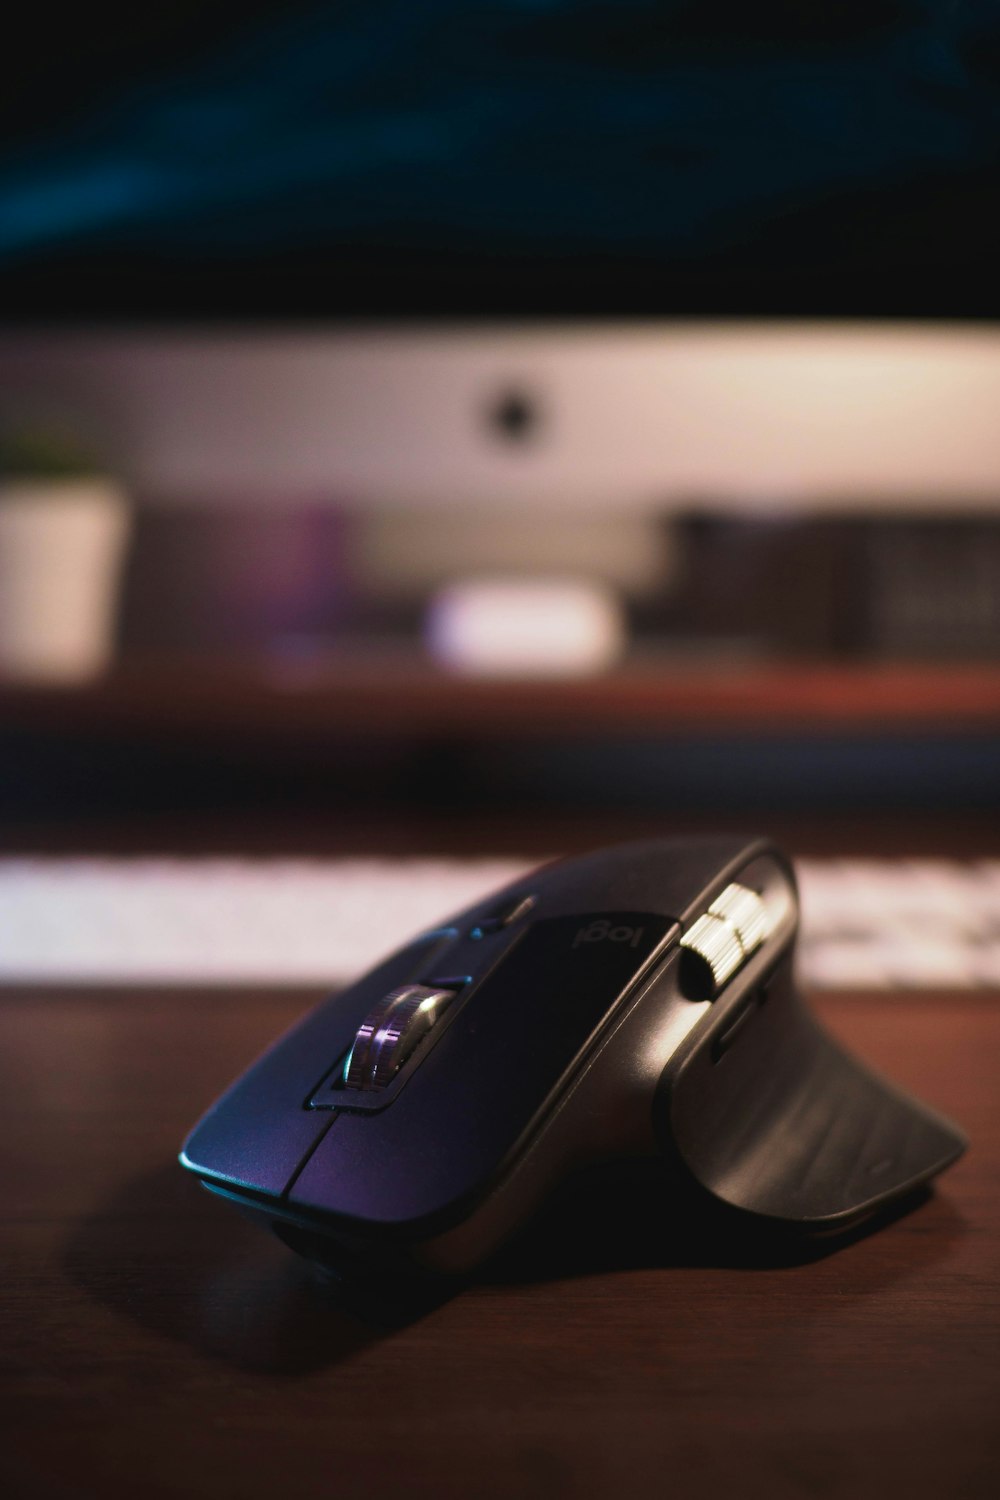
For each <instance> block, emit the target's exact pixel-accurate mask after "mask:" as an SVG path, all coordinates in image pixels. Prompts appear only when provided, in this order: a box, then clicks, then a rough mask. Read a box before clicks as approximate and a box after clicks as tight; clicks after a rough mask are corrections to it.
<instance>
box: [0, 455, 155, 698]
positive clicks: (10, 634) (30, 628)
mask: <svg viewBox="0 0 1000 1500" xmlns="http://www.w3.org/2000/svg"><path fill="white" fill-rule="evenodd" d="M128 529H129V506H128V502H127V500H126V498H125V495H124V494H123V493H122V491H121V490H120V489H119V487H118V485H117V484H115V483H114V482H113V481H112V480H109V479H103V478H100V479H91V478H87V479H78V480H77V479H73V480H55V479H52V480H44V481H42V480H30V481H28V480H17V481H9V482H7V483H5V484H3V485H2V486H0V673H2V674H3V675H4V676H7V677H12V678H23V679H27V680H31V681H45V682H80V681H85V680H86V679H87V678H89V677H94V676H96V675H98V674H99V673H100V672H102V671H103V670H104V669H105V668H106V667H107V666H108V665H109V663H110V660H111V655H112V651H113V647H114V631H115V622H116V613H117V604H118V583H119V577H120V572H121V563H122V557H123V554H124V550H125V543H126V540H127V537H128Z"/></svg>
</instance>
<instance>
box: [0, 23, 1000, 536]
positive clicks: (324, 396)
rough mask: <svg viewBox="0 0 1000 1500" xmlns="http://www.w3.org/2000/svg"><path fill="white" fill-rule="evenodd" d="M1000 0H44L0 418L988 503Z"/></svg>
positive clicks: (158, 471) (431, 469) (391, 501)
mask: <svg viewBox="0 0 1000 1500" xmlns="http://www.w3.org/2000/svg"><path fill="white" fill-rule="evenodd" d="M991 11H992V8H990V7H982V6H980V7H953V6H939V5H935V4H931V3H925V0H909V3H907V0H900V3H898V4H894V5H892V6H875V7H872V6H871V4H870V3H865V4H860V3H859V4H850V5H846V6H838V7H835V8H831V9H830V11H829V13H826V12H823V11H822V8H813V7H809V8H801V7H790V6H788V5H785V4H769V3H765V4H763V5H762V6H761V5H758V6H755V7H752V8H750V9H748V8H746V7H744V6H741V5H738V4H735V3H727V0H713V3H711V4H708V5H706V4H704V3H700V4H697V5H693V4H688V3H681V0H676V3H662V4H651V3H649V0H613V3H597V0H551V3H527V0H506V3H491V4H490V5H478V4H471V5H470V4H468V3H467V0H427V3H423V4H420V5H398V4H395V3H390V0H368V3H366V4H363V5H360V4H337V5H331V4H328V3H327V4H320V3H317V0H309V3H306V0H298V3H295V0H293V3H285V4H283V5H281V6H278V5H276V4H274V3H264V4H253V5H243V6H240V7H234V6H231V5H228V4H223V3H200V4H198V5H195V4H193V3H182V4H179V5H177V6H174V7H171V11H170V15H169V16H162V17H157V18H156V21H155V24H154V23H153V22H151V21H149V20H148V18H147V19H145V20H144V19H142V18H141V17H133V18H131V19H129V20H119V21H118V22H116V26H115V28H114V29H113V32H109V31H108V29H107V28H100V27H97V26H95V25H94V24H93V19H92V18H91V17H81V18H77V19H76V20H73V19H69V20H68V21H67V23H66V26H65V27H64V28H63V27H62V23H60V25H61V31H60V38H59V45H58V47H55V46H53V45H52V42H51V38H48V37H47V36H46V35H45V27H46V26H47V24H48V23H47V22H46V20H45V18H44V16H42V17H39V18H38V19H37V20H32V19H31V18H30V17H29V18H27V19H28V24H29V26H30V25H36V26H37V27H38V36H37V38H36V41H37V43H38V45H37V46H35V47H29V46H25V47H23V48H22V52H21V58H22V62H23V68H22V70H21V71H20V73H19V76H18V79H17V80H16V81H15V83H14V86H13V88H12V89H11V90H9V91H8V97H6V98H5V100H4V101H3V105H2V112H0V118H2V121H3V124H4V127H5V134H4V149H3V151H2V152H0V205H2V211H0V315H2V321H3V329H2V338H0V381H2V402H3V406H2V416H3V418H4V420H5V421H8V422H14V423H17V422H22V421H25V422H31V421H38V420H43V421H50V422H58V421H63V422H66V423H71V424H75V425H76V426H77V427H82V428H83V429H85V430H86V432H87V433H88V434H92V435H93V438H94V440H95V441H96V442H97V444H98V445H99V446H100V447H101V448H102V451H103V452H104V453H105V454H106V456H107V459H108V461H109V462H110V463H112V464H113V465H114V466H116V467H117V468H118V469H119V470H120V471H121V472H122V473H123V474H124V475H125V476H126V477H127V478H128V479H129V481H130V482H131V484H132V486H133V489H134V491H135V492H136V493H137V494H139V495H140V496H143V497H152V498H155V499H157V500H161V501H173V500H181V501H184V502H190V501H192V500H194V501H205V502H210V503H211V502H219V501H226V502H237V503H243V502H245V501H246V502H254V501H257V500H263V501H264V502H266V503H267V504H268V505H273V504H279V503H282V502H284V501H291V502H295V503H298V502H302V501H318V502H320V503H325V502H327V501H331V502H335V503H340V504H346V505H350V506H355V507H357V506H362V507H364V506H370V507H388V508H390V509H393V508H396V509H398V508H404V509H405V508H408V507H434V508H442V507H443V508H444V509H447V508H449V507H466V506H469V505H472V504H474V505H476V506H477V507H479V508H480V509H481V508H483V507H491V506H492V507H498V508H499V507H510V506H518V507H522V508H527V509H528V510H534V509H536V508H538V507H543V508H545V509H547V510H551V509H553V508H555V509H557V510H558V509H559V508H564V507H565V508H568V509H569V510H571V511H572V512H574V513H580V512H581V511H584V510H589V511H590V512H591V513H598V512H601V513H606V512H607V511H608V509H609V507H611V508H613V509H614V510H615V512H616V513H617V514H618V515H619V516H624V515H627V514H633V515H644V514H652V513H654V512H655V513H657V514H663V513H664V512H667V513H669V512H670V510H671V509H675V508H680V507H683V508H686V509H688V510H690V509H691V508H692V507H694V508H699V507H703V508H709V509H711V508H712V507H722V508H726V509H730V510H731V509H733V508H736V509H740V508H752V509H754V510H755V511H756V510H760V508H761V507H764V508H768V507H772V508H773V507H778V508H781V507H791V508H793V509H803V508H804V509H806V510H809V509H819V510H825V511H829V510H831V509H832V510H842V509H845V508H846V509H848V510H858V509H862V510H870V509H873V508H874V509H878V508H880V507H885V506H889V507H892V506H906V507H909V508H915V509H917V510H920V509H931V510H939V509H940V508H942V507H946V506H952V507H959V508H965V509H973V510H974V509H982V508H992V507H993V506H994V505H995V501H996V496H997V493H998V485H997V480H998V476H1000V425H998V424H997V422H996V413H997V411H998V409H1000V323H998V322H997V321H996V320H997V318H998V315H1000V292H998V284H997V278H996V274H995V267H996V265H997V264H998V262H1000V239H998V231H997V218H996V216H995V215H994V214H993V212H992V209H993V199H994V196H995V194H994V191H993V188H994V186H995V179H996V168H997V162H998V160H1000V112H998V111H997V109H996V103H995V101H996V98H997V90H996V87H995V85H996V82H997V77H996V75H997V73H998V71H1000V69H998V66H997V64H996V61H995V59H996V58H997V57H998V56H1000V50H998V49H997V47H996V45H995V43H996V37H997V32H998V25H997V21H996V18H995V14H991ZM807 12H808V13H807ZM991 38H992V47H991V45H990V42H991Z"/></svg>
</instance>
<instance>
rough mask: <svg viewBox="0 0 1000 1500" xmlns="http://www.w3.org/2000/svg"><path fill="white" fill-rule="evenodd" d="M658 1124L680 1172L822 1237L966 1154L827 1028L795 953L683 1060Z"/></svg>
mask: <svg viewBox="0 0 1000 1500" xmlns="http://www.w3.org/2000/svg"><path fill="white" fill-rule="evenodd" d="M740 990H742V993H740ZM653 1125H654V1131H655V1134H656V1137H657V1141H658V1144H659V1146H660V1149H661V1150H662V1151H663V1153H664V1155H665V1157H666V1158H667V1160H668V1161H670V1162H672V1164H673V1165H674V1166H675V1167H676V1166H679V1167H680V1168H681V1171H682V1174H688V1175H690V1176H691V1177H693V1178H694V1179H695V1180H696V1181H697V1183H699V1184H700V1186H701V1187H702V1188H704V1189H706V1190H707V1191H708V1192H709V1193H710V1194H711V1195H712V1196H713V1197H714V1198H716V1199H718V1200H720V1201H721V1202H722V1203H724V1204H727V1205H728V1206H730V1207H732V1208H735V1209H739V1210H742V1211H743V1212H746V1213H749V1214H753V1215H755V1216H757V1217H759V1218H762V1219H765V1220H768V1221H770V1222H772V1223H774V1224H775V1225H781V1224H784V1225H790V1226H791V1225H794V1226H797V1227H799V1228H802V1229H806V1230H811V1231H816V1232H818V1231H823V1230H837V1229H846V1228H848V1227H850V1225H852V1224H853V1223H855V1222H857V1221H859V1220H860V1219H862V1218H865V1217H867V1216H868V1215H869V1214H871V1213H874V1212H875V1211H876V1210H877V1209H879V1208H881V1207H883V1206H884V1205H886V1204H888V1203H889V1202H890V1201H892V1200H893V1199H895V1198H899V1197H902V1196H903V1195H905V1194H907V1193H908V1192H910V1191H912V1190H913V1189H915V1188H917V1187H919V1186H920V1185H921V1184H923V1183H925V1182H927V1181H928V1180H929V1179H930V1178H931V1177H933V1176H935V1175H936V1173H938V1172H940V1171H942V1170H943V1169H944V1168H945V1167H946V1166H948V1165H949V1163H950V1162H952V1161H954V1160H955V1159H956V1157H958V1156H960V1155H961V1153H962V1152H963V1151H964V1149H965V1147H966V1144H967V1142H966V1140H965V1137H964V1136H963V1135H962V1133H961V1132H960V1131H959V1130H957V1129H956V1128H955V1126H954V1125H952V1124H951V1123H950V1121H948V1120H946V1119H944V1118H943V1117H942V1116H940V1115H938V1114H936V1113H935V1112H934V1111H933V1110H931V1109H928V1108H927V1107H926V1106H925V1105H922V1104H920V1103H918V1101H917V1100H915V1099H913V1098H911V1097H910V1096H909V1095H907V1094H906V1093H904V1092H903V1091H902V1090H900V1089H897V1088H894V1087H893V1086H892V1085H890V1084H889V1083H887V1082H886V1081H885V1080H883V1079H882V1078H880V1077H878V1076H877V1075H876V1074H875V1073H873V1072H871V1071H869V1069H867V1068H866V1067H865V1066H864V1065H863V1064H861V1063H860V1062H858V1061H857V1060H856V1059H855V1058H853V1057H851V1056H850V1054H849V1053H847V1052H845V1051H844V1050H843V1048H842V1047H840V1046H839V1044H838V1043H837V1042H836V1041H835V1040H834V1039H833V1037H831V1036H830V1035H829V1033H828V1032H826V1031H825V1030H824V1029H823V1027H822V1026H820V1024H819V1023H818V1022H817V1021H816V1020H815V1019H814V1017H813V1016H812V1015H811V1013H810V1012H809V1011H808V1010H807V1008H806V1006H805V1005H804V1004H803V1002H802V1000H801V998H800V996H799V994H798V991H797V989H796V985H795V981H794V978H793V968H792V955H791V952H790V951H788V952H786V954H785V955H784V957H783V958H782V959H781V961H780V962H779V964H778V966H777V968H776V969H775V970H773V972H772V975H771V977H770V979H769V980H767V981H766V982H764V983H760V982H757V983H755V984H754V985H752V986H739V985H737V986H734V993H733V994H732V995H731V996H729V997H727V1000H726V1003H725V1004H724V1005H717V1006H713V1008H712V1014H711V1019H710V1021H709V1024H708V1025H702V1026H700V1027H698V1028H697V1031H696V1033H694V1034H692V1036H691V1037H690V1038H689V1041H688V1043H687V1044H685V1045H684V1046H683V1047H682V1048H681V1049H679V1051H678V1053H677V1054H675V1056H674V1057H673V1058H672V1059H671V1060H670V1062H669V1063H668V1065H667V1067H666V1068H665V1069H664V1072H663V1075H662V1077H661V1080H660V1084H659V1087H658V1089H657V1092H656V1095H655V1099H654V1105H653Z"/></svg>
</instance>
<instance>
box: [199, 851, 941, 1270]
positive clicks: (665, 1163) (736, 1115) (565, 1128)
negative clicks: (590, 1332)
mask: <svg viewBox="0 0 1000 1500" xmlns="http://www.w3.org/2000/svg"><path fill="white" fill-rule="evenodd" d="M797 927H798V902H797V896H796V888H795V879H794V874H793V871H792V867H791V865H790V863H789V861H788V860H787V859H786V857H785V856H784V855H783V854H782V853H781V852H780V851H779V850H778V849H776V848H775V847H774V846H773V845H771V844H769V843H767V842H765V841H753V842H747V841H746V840H743V839H736V838H712V839H707V838H702V839H690V840H683V841H682V840H676V841H674V840H649V841H645V842H640V843H632V844H624V845H619V846H617V847H614V848H610V849H604V850H599V851H597V852H595V853H593V854H589V855H585V856H583V857H581V858H577V859H570V860H564V861H559V862H557V863H555V864H551V865H548V866H545V867H543V868H542V869H540V870H537V871H535V872H533V873H532V874H531V875H529V876H526V877H524V878H523V879H521V880H518V881H517V882H516V883H515V884H513V885H511V886H509V887H507V888H506V889H505V890H503V891H501V892H499V893H497V894H496V895H494V896H493V897H491V898H489V899H486V900H484V901H481V902H479V903H477V904H476V906H474V907H472V908H470V909H469V910H467V911H465V912H462V913H460V914H459V915H457V916H453V917H450V918H448V919H447V921H445V922H444V923H443V924H442V925H441V926H440V927H436V928H434V929H433V930H432V931H429V932H425V933H423V934H421V935H420V936H419V937H417V938H415V939H414V940H413V941H412V942H410V943H408V944H407V945H406V946H405V947H403V948H402V949H399V950H398V951H396V952H395V953H393V954H392V956H391V957H389V958H387V959H386V960H385V962H384V963H382V964H380V965H379V966H378V967H377V968H376V969H374V970H372V971H371V972H370V973H369V974H367V975H365V976H364V977H363V978H362V979H360V980H358V982H357V983H356V984H354V985H352V986H351V987H350V988H349V989H348V990H346V991H344V992H342V993H341V994H338V995H335V996H334V997H333V998H332V999H330V1000H328V1001H326V1002H325V1003H324V1004H323V1005H321V1006H320V1007H319V1008H318V1009H317V1010H315V1011H313V1012H312V1014H311V1015H309V1016H307V1017H306V1018H305V1020H303V1021H302V1022H301V1023H299V1024H298V1025H297V1026H296V1027H295V1028H294V1029H293V1030H292V1031H291V1032H289V1033H288V1035H286V1036H285V1037H283V1038H282V1039H280V1040H279V1041H278V1042H277V1043H276V1044H275V1045H274V1046H273V1047H272V1048H271V1049H270V1051H268V1052H267V1053H266V1054H265V1055H264V1056H263V1057H262V1058H261V1059H260V1060H259V1061H258V1062H257V1063H256V1064H254V1066H253V1067H251V1068H250V1070H249V1071H248V1072H247V1073H246V1074H244V1075H243V1077H242V1078H240V1079H239V1080H238V1081H237V1082H236V1083H235V1084H234V1085H233V1086H232V1087H231V1088H230V1089H229V1090H228V1091H227V1092H226V1093H225V1094H224V1095H223V1096H222V1098H221V1099H220V1100H219V1101H218V1102H217V1103H216V1104H215V1105H214V1106H213V1108H212V1109H211V1110H210V1111H209V1112H208V1114H206V1115H205V1117H204V1118H203V1119H202V1120H201V1121H200V1123H199V1124H198V1125H197V1126H196V1127H195V1129H194V1130H193V1131H192V1133H191V1135H190V1136H189V1138H188V1140H187V1141H186V1143H185V1146H184V1150H183V1152H182V1154H181V1161H182V1163H183V1164H184V1165H185V1166H186V1167H188V1168H189V1169H190V1170H191V1171H193V1172H195V1173H196V1174H197V1175H198V1177H199V1178H200V1179H201V1180H202V1182H203V1183H204V1185H205V1186H206V1187H208V1188H210V1189H212V1191H214V1192H216V1193H218V1194H220V1195H222V1196H224V1197H228V1198H230V1199H231V1200H232V1201H233V1202H234V1203H236V1204H238V1205H239V1206H241V1207H242V1208H243V1209H244V1210H246V1211H248V1212H250V1213H251V1214H252V1215H254V1216H256V1217H258V1218H259V1219H260V1220H261V1221H262V1222H264V1223H266V1224H267V1225H268V1226H270V1227H271V1228H273V1229H275V1230H276V1231H277V1232H278V1233H279V1234H280V1235H281V1237H282V1239H284V1240H285V1241H286V1242H287V1243H288V1244H290V1245H291V1246H292V1247H293V1248H295V1249H297V1250H300V1251H301V1252H302V1253H303V1254H306V1255H308V1256H309V1257H310V1258H312V1259H316V1260H319V1261H320V1262H322V1263H324V1264H327V1265H329V1266H331V1267H333V1268H335V1269H337V1270H339V1271H341V1272H342V1273H345V1274H350V1273H351V1271H352V1268H356V1269H357V1270H358V1271H359V1272H362V1271H363V1272H364V1273H365V1274H366V1275H370V1274H371V1272H372V1271H373V1270H377V1269H380V1268H391V1269H398V1268H400V1267H401V1266H407V1267H414V1268H421V1269H424V1270H427V1271H432V1272H445V1273H461V1272H465V1271H468V1270H469V1269H471V1268H472V1267H473V1266H475V1265H476V1264H478V1263H479V1262H480V1261H482V1260H484V1259H485V1258H486V1257H487V1256H488V1255H489V1254H491V1253H492V1251H493V1250H494V1249H496V1248H497V1247H498V1246H499V1245H500V1244H501V1243H502V1242H503V1241H504V1240H506V1239H507V1238H508V1237H509V1235H510V1234H511V1233H512V1232H513V1231H514V1230H515V1229H516V1228H517V1227H518V1226H519V1225H521V1224H522V1223H523V1222H524V1221H525V1220H526V1219H527V1218H528V1217H529V1216H530V1215H531V1214H532V1213H533V1211H534V1210H535V1209H536V1208H538V1207H539V1206H540V1205H541V1204H542V1203H543V1202H544V1201H545V1200H546V1199H547V1198H548V1197H549V1195H550V1194H551V1193H552V1192H553V1191H554V1190H555V1189H556V1188H558V1187H559V1186H560V1185H561V1184H563V1183H564V1182H566V1181H567V1180H569V1179H570V1178H571V1177H572V1176H573V1174H574V1173H576V1172H578V1171H579V1170H580V1169H581V1168H586V1167H592V1166H594V1165H596V1164H610V1163H613V1162H614V1161H615V1160H619V1161H621V1162H622V1163H623V1164H624V1163H634V1162H636V1161H637V1160H644V1159H647V1160H648V1159H654V1158H655V1159H657V1160H658V1161H659V1162H660V1163H661V1164H662V1168H663V1171H662V1191H663V1192H664V1193H665V1194H670V1193H674V1194H675V1195H676V1200H677V1203H678V1207H679V1211H680V1205H681V1204H682V1203H683V1204H684V1205H685V1207H684V1211H685V1212H688V1211H690V1203H691V1202H692V1201H693V1198H692V1195H691V1194H690V1193H688V1192H686V1191H684V1189H686V1188H690V1187H691V1186H692V1185H696V1188H697V1190H698V1191H700V1192H701V1193H702V1196H704V1194H706V1193H707V1194H708V1195H709V1196H710V1198H711V1199H712V1200H714V1201H715V1202H716V1203H718V1204H722V1205H725V1206H727V1207H728V1208H729V1209H730V1210H732V1212H733V1219H734V1222H735V1223H739V1222H742V1223H743V1224H745V1225H746V1226H747V1227H748V1228H749V1227H750V1226H761V1225H766V1226H770V1227H775V1228H787V1229H790V1230H798V1231H801V1232H805V1233H808V1234H827V1233H831V1232H836V1231H841V1230H846V1229H849V1228H852V1227H854V1226H855V1225H857V1224H858V1223H859V1222H860V1221H862V1220H863V1219H865V1218H866V1217H868V1216H869V1215H871V1214H873V1213H875V1212H876V1211H877V1210H879V1209H882V1208H884V1207H886V1206H887V1205H889V1204H892V1203H895V1202H897V1201H898V1200H901V1199H902V1198H904V1197H905V1196H906V1195H907V1194H910V1193H911V1192H913V1191H914V1190H915V1189H917V1188H918V1187H920V1186H921V1185H922V1184H925V1183H926V1182H927V1181H929V1179H930V1178H932V1177H933V1176H934V1175H935V1174H936V1173H938V1172H940V1171H941V1170H942V1169H943V1168H945V1167H946V1166H948V1165H949V1164H950V1163H951V1162H953V1161H954V1160H955V1159H956V1158H957V1157H958V1156H959V1155H960V1154H961V1152H962V1151H963V1150H964V1147H965V1144H966V1143H965V1140H964V1138H963V1136H962V1135H961V1133H960V1132H959V1131H958V1130H957V1129H956V1128H955V1126H954V1125H952V1124H951V1123H950V1122H949V1121H947V1120H945V1119H943V1118H942V1117H941V1116H939V1115H937V1114H936V1113H934V1112H933V1111H932V1110H930V1109H928V1108H926V1107H925V1106H924V1105H922V1104H920V1103H918V1102H917V1101H916V1100H914V1099H912V1098H910V1097H909V1096H908V1095H906V1094H905V1093H903V1092H901V1091H900V1090H898V1089H896V1088H894V1087H892V1086H891V1085H890V1084H889V1083H887V1082H885V1081H884V1080H882V1079H881V1078H879V1077H877V1076H876V1075H875V1074H873V1073H871V1072H869V1071H868V1070H867V1069H866V1068H865V1067H863V1066H862V1064H860V1063H859V1062H857V1061H856V1060H855V1059H853V1058H852V1057H851V1056H850V1055H849V1054H848V1053H846V1052H845V1051H844V1050H843V1049H842V1048H841V1047H840V1046H839V1045H838V1044H837V1043H836V1042H834V1041H833V1039H832V1038H831V1037H830V1036H829V1035H828V1034H827V1033H826V1032H825V1031H824V1030H823V1029H822V1028H821V1027H820V1026H819V1025H818V1023H817V1022H816V1021H815V1019H814V1018H813V1017H812V1015H811V1014H810V1013H809V1011H808V1010H807V1009H806V1007H805V1006H804V1005H803V1003H802V1001H801V999H800V997H799V994H798V992H797V990H796V986H795V980H794V974H793V956H794V947H795V937H796V932H797ZM599 1211H600V1210H599V1207H598V1206H596V1205H595V1212H599Z"/></svg>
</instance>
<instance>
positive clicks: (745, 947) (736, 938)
mask: <svg viewBox="0 0 1000 1500" xmlns="http://www.w3.org/2000/svg"><path fill="white" fill-rule="evenodd" d="M767 933H768V921H767V911H766V908H765V906H764V903H763V901H762V900H761V898H760V896H758V894H757V892H756V891H751V890H748V889H747V887H746V886H744V885H727V886H726V888H725V890H724V891H722V893H721V894H720V895H718V896H716V898H715V900H714V901H713V902H712V904H711V906H710V907H709V908H708V910H707V911H706V912H705V914H704V916H702V917H699V918H698V920H697V921H696V922H693V923H692V925H691V926H690V927H689V928H688V930H687V932H685V933H684V935H683V936H682V938H681V943H680V945H681V947H682V948H684V949H686V950H687V954H688V955H689V958H688V964H687V968H688V986H687V988H689V989H691V990H692V991H693V992H694V993H693V994H692V998H696V999H699V1000H706V999H707V1000H714V998H715V996H716V995H717V994H718V993H719V991H720V990H721V989H722V987H723V985H724V984H725V983H726V982H727V981H728V980H729V979H731V978H732V976H733V975H734V974H735V973H736V970H737V969H738V968H739V967H740V965H741V964H742V963H744V962H745V961H746V960H747V959H748V958H749V957H750V955H751V953H753V952H754V950H755V949H757V948H759V947H760V945H761V943H762V942H763V941H764V939H765V938H766V937H767Z"/></svg>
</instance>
